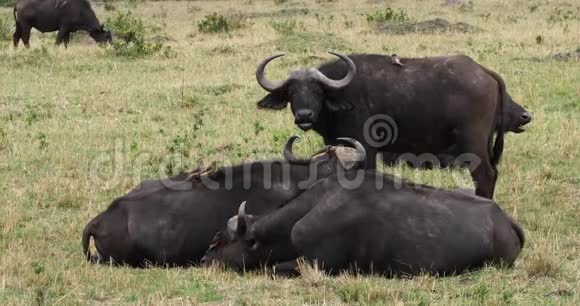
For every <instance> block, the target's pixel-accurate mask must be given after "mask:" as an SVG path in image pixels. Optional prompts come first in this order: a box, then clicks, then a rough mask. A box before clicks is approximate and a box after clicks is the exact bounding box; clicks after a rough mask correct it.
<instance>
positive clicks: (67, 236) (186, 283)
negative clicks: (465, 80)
mask: <svg viewBox="0 0 580 306" xmlns="http://www.w3.org/2000/svg"><path fill="white" fill-rule="evenodd" d="M443 2H444V1H426V0H425V1H404V0H399V1H379V0H376V1H366V0H364V1H363V0H361V1H356V0H334V1H331V0H326V1H321V0H317V1H314V0H289V1H281V0H278V1H273V0H267V1H257V0H254V1H251V0H248V1H245V0H244V1H242V0H240V1H181V2H173V1H167V2H139V1H131V2H108V4H106V7H107V9H105V4H103V3H101V2H99V3H94V4H93V7H95V9H96V12H97V15H98V16H99V17H100V19H101V20H102V21H106V20H107V19H108V18H109V19H110V20H113V18H115V16H118V15H117V14H118V13H119V12H128V11H131V12H132V14H131V16H133V17H134V18H138V19H141V20H142V21H143V22H144V25H145V27H144V29H143V31H144V32H143V33H144V34H145V37H144V39H145V40H146V41H147V42H151V43H150V45H145V48H144V49H143V50H145V51H143V50H140V49H139V50H137V51H134V50H133V49H131V50H133V51H131V50H129V51H128V52H124V51H123V50H124V49H122V48H123V46H118V45H117V46H116V47H112V46H108V47H106V48H101V47H98V46H97V45H95V44H94V42H92V41H91V40H90V38H87V37H86V36H85V35H75V36H74V38H73V40H72V42H71V45H70V46H69V48H68V49H67V50H65V49H64V48H63V47H61V48H59V49H57V48H55V47H54V46H53V43H54V37H55V35H54V33H52V34H40V33H38V32H33V34H32V39H31V45H32V48H31V49H30V50H26V49H23V48H22V47H21V49H19V50H13V49H12V48H11V47H10V46H9V44H11V42H9V41H7V39H11V32H12V31H13V28H12V24H13V23H12V10H11V8H8V7H4V8H0V18H2V19H3V20H4V21H5V22H4V23H2V22H0V29H2V28H4V32H9V33H8V35H0V39H2V41H1V42H0V46H1V47H0V304H2V305H12V304H35V303H36V304H58V305H61V304H73V305H74V304H76V305H78V304H97V303H104V304H182V303H183V304H198V303H210V304H261V305H272V304H278V305H280V304H284V305H285V304H332V305H334V304H341V303H346V304H376V305H378V304H383V305H392V304H421V305H426V304H441V305H448V304H455V305H465V304H489V305H497V304H521V305H531V304H568V305H578V304H580V288H579V283H580V275H579V274H580V211H579V204H580V203H579V202H580V61H578V60H569V61H560V60H555V59H554V58H553V56H554V55H555V54H557V53H560V52H564V53H567V52H573V51H575V50H576V49H577V48H580V3H579V2H578V1H574V0H559V1H558V0H557V1H551V0H550V1H548V0H542V1H539V0H538V1H524V0H514V1H503V0H502V1H499V0H498V1H496V0H482V1H473V2H471V1H459V2H462V3H460V4H455V5H443V4H442V3H443ZM449 2H454V1H449ZM388 7H390V8H392V9H393V11H392V12H391V13H388V11H387V10H386V9H387V8H388ZM214 12H215V13H217V14H218V15H214V17H213V18H214V19H207V18H212V17H206V16H208V15H210V14H212V13H214ZM376 12H379V14H377V13H376ZM380 12H383V13H382V14H380ZM384 12H387V13H384ZM368 15H371V16H373V17H370V18H369V17H368ZM220 16H223V17H224V18H223V19H221V18H219V17H220ZM434 18H443V19H445V20H448V21H449V22H451V23H456V22H464V23H467V24H469V25H471V26H473V27H477V28H479V29H480V30H481V31H468V32H466V33H463V32H457V31H443V32H437V33H423V34H422V33H407V34H393V33H392V32H384V31H377V30H376V26H377V24H379V25H380V24H381V23H382V22H383V21H385V22H387V24H389V25H397V24H400V23H401V22H406V21H407V20H408V21H409V22H418V21H423V20H429V19H434ZM368 19H370V21H369V20H368ZM204 20H205V22H204ZM224 20H225V21H224ZM224 22H225V25H224ZM2 24H4V26H2ZM379 27H380V26H379ZM212 31H217V32H212ZM1 33H2V31H0V34H1ZM119 50H120V51H119ZM125 51H126V50H125ZM280 51H284V52H288V53H289V54H288V55H287V56H286V57H284V58H283V59H281V60H278V61H276V62H275V63H273V64H272V65H270V66H269V69H268V76H269V77H270V78H283V77H284V76H285V75H286V73H287V71H288V70H290V69H292V68H297V67H307V66H315V65H318V64H320V63H322V62H323V61H324V60H327V59H331V58H332V56H330V55H328V54H327V53H326V52H327V51H337V52H344V53H349V52H368V53H370V52H375V53H384V54H392V53H397V54H399V55H401V56H404V57H411V56H413V57H415V56H416V57H422V56H430V55H450V54H460V53H461V54H466V55H469V56H471V57H472V58H474V59H475V60H477V61H478V62H480V63H482V64H484V65H486V66H487V67H490V68H492V69H494V70H495V71H497V72H499V73H500V74H501V75H502V76H503V77H504V79H505V80H506V83H507V86H508V90H509V92H510V94H511V95H512V96H513V97H514V99H515V100H516V101H518V102H519V103H520V104H522V105H524V106H525V107H526V108H527V109H528V110H530V111H531V112H532V113H533V116H534V121H533V122H532V124H531V125H530V127H529V129H528V130H527V131H526V132H525V133H523V134H518V135H515V134H509V135H508V136H507V139H506V148H505V151H504V158H503V160H502V163H501V167H500V178H499V181H498V186H497V190H496V200H497V201H498V203H500V205H501V207H502V208H503V209H505V210H506V211H507V212H508V213H510V214H511V215H513V216H514V217H515V218H516V219H517V220H518V222H519V223H520V224H522V226H523V227H524V228H525V230H526V234H527V241H526V245H525V247H524V249H523V251H522V254H521V256H520V258H519V259H518V260H517V262H516V265H515V267H514V268H513V269H506V270H502V269H496V268H486V269H484V270H482V271H478V272H473V273H470V274H465V275H461V276H457V277H447V278H435V277H429V276H420V277H415V278H412V279H383V278H380V277H362V276H347V275H343V276H340V277H336V278H331V277H327V276H325V275H323V274H321V273H320V272H318V271H316V270H314V269H312V268H308V267H304V271H303V272H304V276H303V277H302V278H297V279H276V280H272V279H271V278H270V277H269V276H267V275H264V274H260V273H255V274H251V275H245V276H242V275H238V274H236V273H233V272H229V271H221V270H219V269H216V268H213V269H200V268H191V269H162V268H151V269H140V270H136V269H130V268H124V267H109V266H95V265H91V264H88V263H86V262H85V261H84V257H83V254H82V252H81V246H80V235H81V231H82V229H83V227H84V225H85V224H86V223H87V222H88V221H89V220H90V219H91V218H92V217H94V216H95V215H96V214H98V213H99V212H100V211H102V210H104V209H105V208H106V207H107V206H108V205H109V203H110V202H111V200H112V199H113V198H114V197H116V196H119V195H121V194H123V193H124V192H125V191H127V190H128V189H130V188H131V187H133V186H135V185H136V184H137V183H138V182H139V181H140V180H141V179H143V178H148V177H164V176H167V175H169V174H171V173H175V172H177V171H180V170H187V169H190V168H193V167H194V165H197V164H199V163H203V164H209V163H211V162H214V161H217V162H218V163H221V164H227V163H237V162H240V161H243V160H255V159H264V158H274V157H278V158H279V157H280V156H281V154H280V152H281V149H282V145H283V143H284V141H285V140H286V138H287V137H288V136H289V135H292V134H300V135H304V136H305V139H304V140H303V141H302V142H300V143H299V144H297V150H296V151H297V153H299V154H301V155H303V156H306V155H308V154H310V153H313V152H314V151H316V150H317V149H318V148H320V147H321V146H322V140H321V138H320V137H318V136H317V135H316V134H314V133H313V132H311V133H303V132H301V131H299V130H298V129H297V128H296V127H295V126H294V124H293V117H292V115H291V114H290V112H289V111H288V110H285V111H280V112H268V111H262V110H258V109H257V108H256V104H255V103H256V102H257V101H258V100H259V99H260V98H261V97H263V96H264V94H265V92H264V91H263V90H262V89H261V88H260V87H259V86H258V85H257V83H256V81H255V76H254V72H255V69H256V65H257V64H258V62H259V61H260V60H261V59H262V58H264V57H266V56H268V55H270V54H273V53H278V52H280ZM145 53H150V54H145ZM384 170H385V171H388V172H395V173H397V174H398V175H403V176H406V177H409V178H411V179H412V180H415V181H420V182H423V183H429V184H432V185H436V186H443V187H454V186H457V185H463V186H468V187H469V186H472V184H471V183H470V181H469V175H468V174H467V173H466V172H465V171H459V170H454V171H449V170H437V171H412V170H410V169H407V168H404V167H398V168H395V169H392V168H387V169H384ZM458 175H459V177H460V179H457V176H458Z"/></svg>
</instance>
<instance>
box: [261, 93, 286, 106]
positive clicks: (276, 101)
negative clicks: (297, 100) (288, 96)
mask: <svg viewBox="0 0 580 306" xmlns="http://www.w3.org/2000/svg"><path fill="white" fill-rule="evenodd" d="M286 105H288V102H286V101H285V99H284V97H282V96H281V95H278V94H274V93H271V94H268V95H266V96H265V97H264V99H262V100H260V101H259V102H258V108H270V109H274V110H281V109H283V108H285V107H286Z"/></svg>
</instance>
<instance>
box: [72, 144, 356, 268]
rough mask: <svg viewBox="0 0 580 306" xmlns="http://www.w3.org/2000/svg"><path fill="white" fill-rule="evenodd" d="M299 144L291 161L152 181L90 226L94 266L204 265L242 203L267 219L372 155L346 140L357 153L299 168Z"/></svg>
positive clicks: (328, 154)
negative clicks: (220, 232) (210, 248)
mask: <svg viewBox="0 0 580 306" xmlns="http://www.w3.org/2000/svg"><path fill="white" fill-rule="evenodd" d="M296 139H297V137H296V136H293V137H291V138H290V139H289V140H288V142H287V144H286V147H285V150H284V156H285V158H286V160H285V161H262V162H253V163H247V164H242V165H238V166H232V167H222V168H219V169H216V170H212V171H196V172H194V173H192V174H190V175H187V174H183V175H179V176H176V177H173V178H171V179H166V180H147V181H144V182H143V183H141V184H140V185H139V186H138V187H136V188H135V189H134V190H132V191H130V192H129V193H127V194H126V195H124V196H122V197H119V198H117V199H115V200H114V201H113V203H112V204H111V205H110V206H109V207H108V208H107V210H105V211H104V212H102V213H101V214H99V215H98V216H96V217H95V218H94V219H93V220H91V221H90V222H89V223H88V224H87V226H86V227H85V229H84V232H83V234H82V247H83V252H84V254H85V255H86V256H87V259H88V260H92V261H96V262H113V263H115V264H127V265H129V266H133V267H144V266H146V265H147V264H152V265H161V266H187V265H191V264H197V263H198V262H199V260H200V259H201V257H202V256H203V254H204V253H205V251H206V250H207V246H208V245H209V244H210V242H211V240H212V237H213V236H214V234H215V233H216V232H217V231H218V230H220V229H222V228H223V227H225V223H226V221H227V220H228V219H229V218H230V217H231V216H232V215H235V213H236V211H237V209H238V206H239V203H240V202H239V199H246V200H247V201H249V202H250V203H251V204H250V205H248V211H249V212H250V213H253V214H264V213H267V212H268V211H271V210H274V209H276V208H278V207H280V206H283V205H284V204H286V203H287V202H288V201H290V200H292V199H293V198H295V197H296V196H298V195H300V194H301V193H302V192H304V191H305V190H307V189H308V188H309V187H310V186H311V185H312V184H313V183H314V182H315V181H316V180H317V179H319V178H322V177H326V176H328V175H330V174H332V173H334V172H336V171H337V169H339V168H338V167H339V164H340V167H341V169H342V168H343V167H347V168H350V167H354V168H364V165H363V164H360V163H361V162H358V161H357V158H359V157H358V156H364V155H365V152H364V149H363V148H362V146H361V145H360V144H359V143H357V142H356V141H351V140H348V139H343V141H345V142H347V143H351V145H352V146H353V147H354V148H356V149H353V148H349V147H343V146H340V147H326V148H324V149H323V150H322V151H320V152H319V153H317V154H315V155H314V156H313V157H312V159H310V160H299V159H296V158H295V157H294V155H293V154H292V144H293V142H294V141H295V140H296ZM339 141H340V140H339ZM91 237H93V239H94V242H95V247H96V249H97V251H98V254H96V255H94V256H91V252H90V249H89V244H90V239H91Z"/></svg>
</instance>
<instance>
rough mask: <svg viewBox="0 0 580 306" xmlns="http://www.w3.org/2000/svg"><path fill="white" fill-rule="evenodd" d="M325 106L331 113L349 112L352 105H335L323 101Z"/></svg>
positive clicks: (345, 103) (329, 101)
mask: <svg viewBox="0 0 580 306" xmlns="http://www.w3.org/2000/svg"><path fill="white" fill-rule="evenodd" d="M325 104H326V107H327V108H328V110H330V111H331V112H339V111H349V110H351V109H352V107H353V106H352V104H350V103H349V102H346V101H341V102H338V103H337V102H335V101H332V100H329V99H327V100H325Z"/></svg>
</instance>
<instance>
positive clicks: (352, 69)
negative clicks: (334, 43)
mask: <svg viewBox="0 0 580 306" xmlns="http://www.w3.org/2000/svg"><path fill="white" fill-rule="evenodd" d="M328 53H330V54H332V55H335V56H337V57H339V58H340V59H342V60H343V61H344V62H345V63H346V65H347V66H348V73H347V75H346V76H345V77H344V78H343V79H342V80H331V79H329V78H328V77H327V76H325V75H324V74H322V72H320V70H318V69H316V68H310V69H308V70H309V71H310V73H311V74H312V77H313V78H315V79H316V80H318V81H319V82H320V83H321V84H323V85H324V86H326V87H328V88H330V89H341V88H344V87H346V86H348V84H350V82H352V80H353V79H354V76H355V75H356V65H355V64H354V62H353V61H352V60H351V59H350V58H349V57H348V56H346V55H343V54H339V53H334V52H328Z"/></svg>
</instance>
